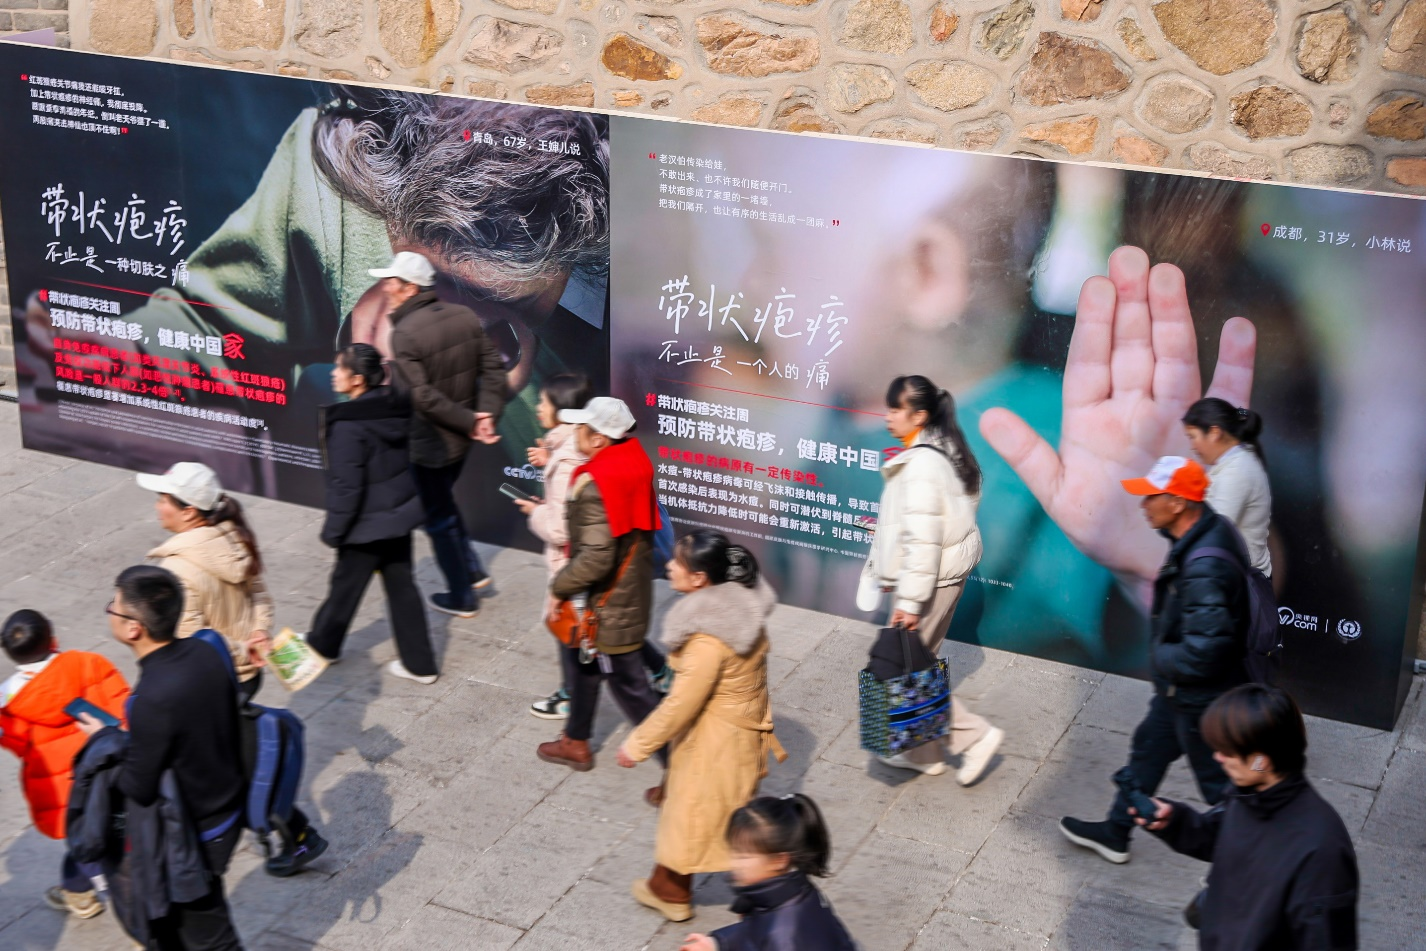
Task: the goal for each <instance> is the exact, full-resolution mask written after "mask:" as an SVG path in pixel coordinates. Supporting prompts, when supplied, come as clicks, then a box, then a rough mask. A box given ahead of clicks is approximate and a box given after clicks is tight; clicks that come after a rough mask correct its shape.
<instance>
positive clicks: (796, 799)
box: [680, 793, 856, 951]
mask: <svg viewBox="0 0 1426 951" xmlns="http://www.w3.org/2000/svg"><path fill="white" fill-rule="evenodd" d="M728 845H729V847H730V848H731V850H732V856H733V859H732V861H733V871H732V879H733V892H734V893H735V894H736V895H737V898H736V899H734V901H733V908H732V910H733V912H734V913H735V914H738V915H741V916H742V919H743V920H742V921H739V922H738V923H737V924H734V925H729V926H728V927H726V928H719V929H718V930H717V931H715V932H713V933H712V934H710V935H701V934H691V935H689V936H688V937H687V938H685V939H684V943H683V947H682V948H681V949H680V951H782V949H784V948H807V949H811V948H816V949H818V951H855V948H856V942H854V941H853V940H852V936H851V935H850V934H848V933H847V929H846V926H845V925H843V924H842V922H841V921H840V920H839V919H838V918H837V915H836V913H835V912H834V911H832V906H831V904H830V903H828V901H827V899H826V898H825V897H824V896H823V895H822V893H821V892H820V891H819V890H818V889H817V886H816V885H813V884H812V882H811V881H810V879H811V878H812V877H816V878H821V877H823V876H825V875H826V874H827V869H828V865H829V863H830V860H831V857H832V843H831V840H830V838H829V837H828V835H827V824H826V823H825V822H824V821H823V819H822V810H820V809H818V808H817V803H815V802H813V801H812V799H811V798H810V797H808V796H804V795H802V794H801V793H793V794H792V795H788V796H780V797H775V796H763V797H762V798H760V799H754V800H753V801H752V802H750V803H748V804H747V805H746V806H744V807H743V808H741V809H739V810H738V811H737V812H735V813H733V816H732V818H731V819H729V820H728Z"/></svg>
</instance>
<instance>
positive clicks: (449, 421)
mask: <svg viewBox="0 0 1426 951" xmlns="http://www.w3.org/2000/svg"><path fill="white" fill-rule="evenodd" d="M391 325H392V330H391V349H392V364H393V366H394V368H395V373H394V374H393V377H392V383H393V385H394V386H395V387H396V389H397V390H399V391H401V392H402V393H403V394H404V395H406V396H408V397H409V398H410V401H411V408H412V410H413V411H414V415H413V416H412V419H411V461H412V462H414V463H416V465H418V466H426V467H428V468H433V469H434V468H440V467H441V466H447V465H450V464H451V463H453V462H456V461H458V460H460V459H463V458H465V454H466V451H467V450H468V449H470V443H471V439H470V434H471V433H472V432H473V431H474V430H475V414H476V413H478V412H479V413H489V414H491V416H492V417H494V418H495V419H499V418H500V411H501V409H503V408H504V406H505V361H504V360H503V359H502V358H501V356H500V351H499V350H497V349H496V347H495V344H494V343H492V342H491V340H490V338H489V337H487V336H486V335H485V328H484V327H483V326H482V325H481V323H480V318H478V317H476V316H475V312H474V311H473V310H471V309H470V308H469V307H462V306H461V305H460V304H451V303H447V302H446V301H443V300H439V299H437V297H436V294H435V292H434V291H422V292H421V293H419V294H417V295H416V296H415V297H413V298H411V299H410V300H408V301H407V302H406V303H404V304H402V305H401V306H400V307H398V308H396V310H395V311H394V312H393V313H392V314H391Z"/></svg>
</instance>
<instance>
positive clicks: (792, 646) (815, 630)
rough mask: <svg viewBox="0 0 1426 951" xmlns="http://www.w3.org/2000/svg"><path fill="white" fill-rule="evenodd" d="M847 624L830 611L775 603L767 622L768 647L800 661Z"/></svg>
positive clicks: (781, 655) (779, 654)
mask: <svg viewBox="0 0 1426 951" xmlns="http://www.w3.org/2000/svg"><path fill="white" fill-rule="evenodd" d="M848 623H850V622H846V621H844V620H842V619H841V618H837V617H833V616H832V615H830V614H819V613H818V612H816V611H807V610H804V609H802V608H792V607H787V606H786V605H778V607H777V608H776V609H775V610H774V611H773V612H772V617H770V618H768V622H767V637H768V647H769V649H770V651H771V652H772V653H774V654H776V655H778V656H779V657H786V658H788V659H789V660H797V661H800V660H802V659H803V658H805V657H806V656H807V655H808V654H810V653H811V652H812V651H813V650H815V649H816V648H817V646H818V645H819V644H821V643H822V642H823V641H824V640H826V639H827V635H828V634H831V633H832V631H834V630H836V629H837V628H838V627H841V626H843V625H845V624H848ZM868 646H870V645H868Z"/></svg>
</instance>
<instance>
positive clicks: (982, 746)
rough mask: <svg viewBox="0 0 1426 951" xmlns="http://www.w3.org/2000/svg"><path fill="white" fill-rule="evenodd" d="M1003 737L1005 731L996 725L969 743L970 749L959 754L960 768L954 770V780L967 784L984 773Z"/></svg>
mask: <svg viewBox="0 0 1426 951" xmlns="http://www.w3.org/2000/svg"><path fill="white" fill-rule="evenodd" d="M1003 739H1005V731H1004V730H1002V729H1001V728H1000V727H998V726H993V727H991V728H990V730H989V731H988V732H987V733H986V734H985V736H982V737H981V738H980V739H978V740H976V741H975V742H974V743H972V744H971V747H970V749H968V750H966V751H965V752H964V753H962V754H961V768H960V769H958V770H956V782H958V783H960V784H961V785H962V786H969V785H971V784H972V783H974V782H975V781H976V780H978V779H980V778H981V777H982V776H984V775H985V768H986V767H987V766H989V765H990V761H991V759H992V758H993V757H994V756H995V751H996V750H998V749H1000V741H1001V740H1003Z"/></svg>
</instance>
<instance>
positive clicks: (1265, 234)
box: [1262, 222, 1273, 238]
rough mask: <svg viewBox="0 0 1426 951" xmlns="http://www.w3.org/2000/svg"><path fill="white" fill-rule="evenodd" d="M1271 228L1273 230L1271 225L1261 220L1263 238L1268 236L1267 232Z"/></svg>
mask: <svg viewBox="0 0 1426 951" xmlns="http://www.w3.org/2000/svg"><path fill="white" fill-rule="evenodd" d="M1271 230H1273V226H1272V225H1270V224H1268V223H1267V222H1263V227H1262V232H1263V237H1264V238H1266V237H1267V236H1268V232H1269V231H1271Z"/></svg>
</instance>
